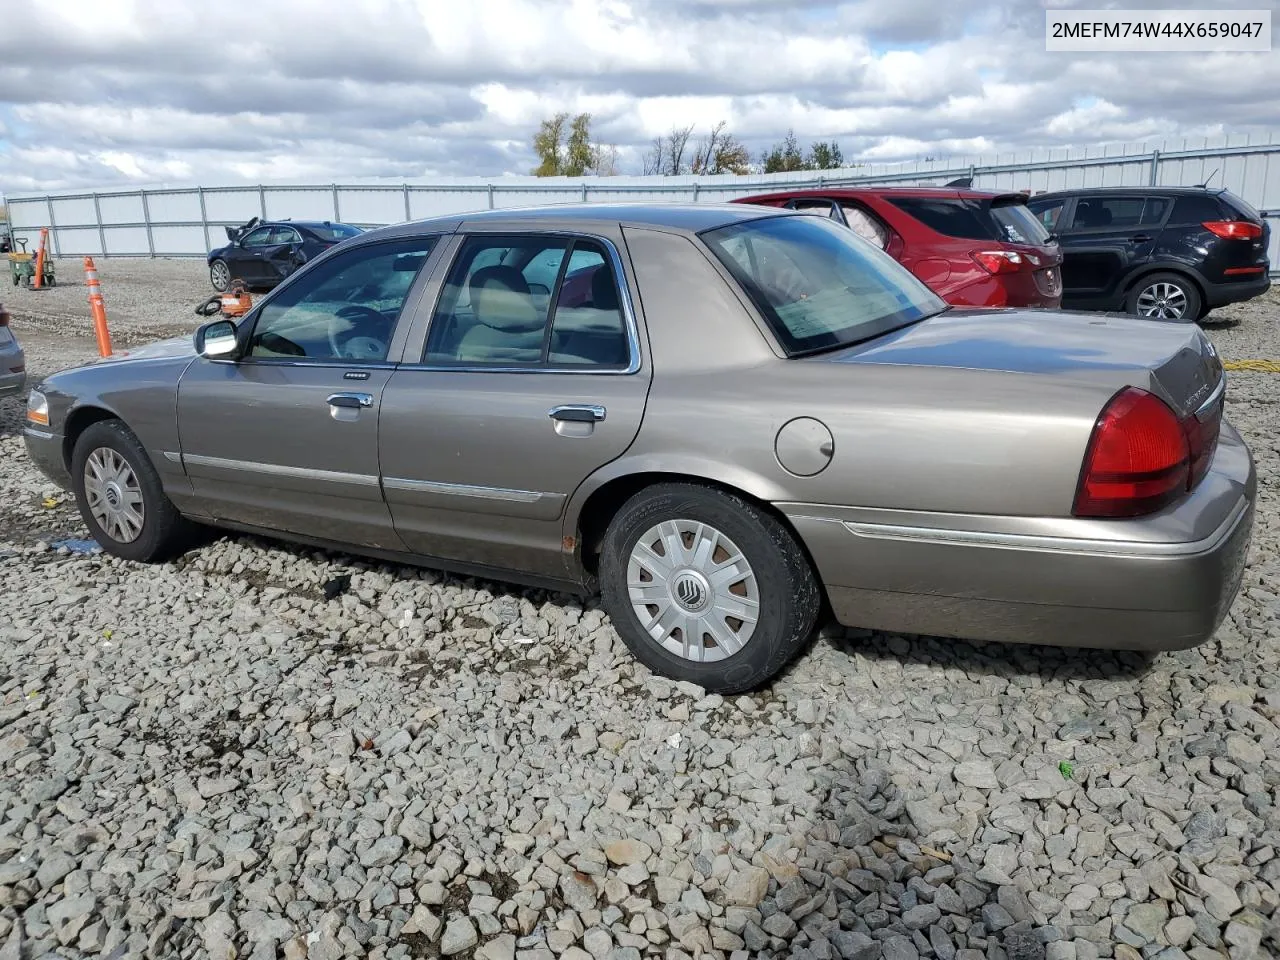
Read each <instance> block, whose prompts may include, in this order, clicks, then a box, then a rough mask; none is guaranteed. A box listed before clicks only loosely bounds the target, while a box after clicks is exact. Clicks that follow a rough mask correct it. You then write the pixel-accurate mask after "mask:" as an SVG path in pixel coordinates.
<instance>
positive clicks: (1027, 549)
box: [780, 423, 1257, 650]
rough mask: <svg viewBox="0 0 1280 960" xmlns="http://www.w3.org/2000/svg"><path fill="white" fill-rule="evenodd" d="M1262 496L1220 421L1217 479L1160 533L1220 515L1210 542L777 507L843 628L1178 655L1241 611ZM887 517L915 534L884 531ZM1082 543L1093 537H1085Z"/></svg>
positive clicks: (1082, 524)
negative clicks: (1207, 514)
mask: <svg viewBox="0 0 1280 960" xmlns="http://www.w3.org/2000/svg"><path fill="white" fill-rule="evenodd" d="M1211 478H1212V479H1211ZM1206 484H1207V485H1208V487H1209V489H1208V490H1204V488H1205V487H1206ZM1256 485H1257V479H1256V474H1255V472H1254V466H1253V460H1252V457H1251V456H1250V455H1249V451H1248V449H1247V448H1246V447H1245V446H1244V443H1243V441H1241V439H1240V437H1239V435H1238V434H1237V433H1236V432H1235V430H1234V429H1232V428H1231V426H1230V425H1229V424H1225V423H1224V425H1223V432H1222V439H1221V442H1220V445H1219V449H1218V453H1217V454H1216V455H1215V458H1214V466H1213V469H1212V470H1211V471H1210V475H1209V477H1206V479H1205V480H1204V481H1202V483H1201V485H1200V487H1198V488H1197V491H1195V492H1193V493H1192V494H1191V495H1190V496H1188V497H1187V498H1186V499H1185V500H1184V501H1183V502H1182V503H1180V504H1178V505H1176V506H1174V507H1171V508H1169V510H1168V511H1166V512H1165V514H1164V515H1163V516H1162V520H1161V523H1160V529H1161V531H1177V530H1178V529H1179V528H1180V527H1181V528H1183V529H1191V528H1192V526H1194V525H1199V524H1198V523H1197V522H1196V521H1197V520H1202V519H1203V516H1199V517H1197V516H1195V515H1196V514H1203V511H1205V510H1206V509H1212V510H1214V511H1215V515H1217V514H1218V513H1220V514H1222V518H1221V520H1220V522H1218V523H1217V524H1216V526H1215V527H1214V528H1213V529H1212V531H1211V532H1209V533H1208V534H1207V535H1205V536H1202V537H1200V538H1198V539H1193V540H1179V539H1176V538H1174V539H1170V538H1169V537H1168V536H1167V535H1166V534H1165V533H1163V532H1162V533H1161V534H1160V535H1159V537H1152V538H1150V539H1143V538H1138V537H1134V538H1133V539H1098V538H1097V536H1096V531H1098V529H1099V527H1098V526H1097V525H1098V523H1099V521H1076V520H1072V519H1069V518H1068V519H1063V520H1059V521H1053V522H1052V525H1053V527H1054V529H1055V533H1054V535H1052V536H1049V535H1044V534H1023V533H1009V532H1007V528H1008V526H1009V522H1010V521H1017V520H1019V519H1021V518H991V520H992V521H993V522H991V523H989V526H990V528H991V529H986V530H983V529H974V526H975V524H980V522H981V521H982V520H983V519H984V518H976V517H974V516H973V515H957V514H947V515H933V516H934V517H936V518H937V519H936V520H934V521H933V522H932V523H931V524H930V525H927V526H926V525H924V524H922V523H921V522H920V520H921V515H920V514H907V513H906V512H905V511H877V513H878V514H880V515H882V519H880V520H877V521H875V522H869V521H863V520H856V519H855V520H850V519H849V517H850V513H849V511H848V509H847V508H844V509H842V508H838V507H833V508H825V510H826V511H827V512H826V513H825V515H824V512H823V511H824V508H821V507H814V506H813V505H811V504H810V505H805V504H784V505H780V506H782V508H783V510H784V512H785V513H787V514H788V516H789V517H790V519H791V521H792V523H793V524H794V525H795V527H796V529H797V531H798V532H799V534H800V536H801V537H802V538H803V540H804V542H805V545H806V546H807V547H808V548H809V551H810V553H811V555H812V556H813V558H814V561H815V563H816V564H817V567H818V570H819V573H820V576H821V579H822V581H823V583H824V584H825V586H826V590H827V596H828V599H829V600H830V603H831V607H832V611H833V613H834V614H835V616H836V619H837V620H839V621H840V622H841V623H842V624H845V625H846V626H856V627H869V628H872V629H878V630H886V631H893V632H899V633H920V634H930V635H935V636H942V637H957V638H964V639H971V640H999V641H1007V642H1016V643H1038V644H1055V645H1061V646H1072V647H1101V648H1107V649H1122V650H1176V649H1183V648H1186V647H1192V646H1195V645H1196V644H1199V643H1202V642H1203V641H1205V640H1207V639H1208V638H1209V637H1211V636H1212V635H1213V632H1214V630H1216V629H1217V627H1218V624H1219V623H1221V621H1222V619H1223V617H1225V616H1226V613H1227V611H1228V609H1229V608H1230V606H1231V603H1232V601H1233V600H1234V599H1235V595H1236V592H1237V591H1238V590H1239V587H1240V580H1241V577H1242V575H1243V571H1244V563H1245V556H1246V554H1247V552H1248V548H1249V540H1250V535H1251V531H1252V526H1253V513H1254V502H1255V498H1256ZM1202 490H1204V492H1203V493H1202ZM1180 512H1181V515H1180ZM886 513H898V514H903V515H904V516H909V517H910V518H911V522H910V523H905V522H904V523H893V522H884V520H883V515H884V514H886ZM1027 519H1030V518H1027ZM1001 520H1003V521H1004V523H1003V524H1001V523H1000V522H999V521H1001ZM1103 523H1111V521H1103ZM1129 523H1132V521H1130V522H1129ZM1002 526H1003V527H1004V528H1005V529H1000V528H1001V527H1002ZM1129 529H1133V528H1132V527H1130V528H1129ZM1073 533H1074V534H1077V535H1073ZM1085 533H1092V534H1093V536H1081V535H1079V534H1085Z"/></svg>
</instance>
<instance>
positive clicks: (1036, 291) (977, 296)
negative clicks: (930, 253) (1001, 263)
mask: <svg viewBox="0 0 1280 960" xmlns="http://www.w3.org/2000/svg"><path fill="white" fill-rule="evenodd" d="M943 299H945V300H946V301H947V302H948V303H950V304H951V305H952V306H957V307H1021V308H1045V309H1048V310H1057V309H1058V308H1059V307H1061V306H1062V289H1061V287H1059V288H1058V292H1057V293H1056V294H1046V293H1044V292H1043V291H1042V290H1040V288H1039V287H1038V286H1037V284H1036V281H1035V279H1034V277H1033V276H1032V275H1031V274H1029V273H1017V274H1008V275H1005V276H1002V277H990V276H989V277H981V278H979V279H976V280H972V281H970V282H968V283H963V284H960V285H958V286H955V287H953V288H952V289H949V290H947V291H946V293H945V295H944V297H943Z"/></svg>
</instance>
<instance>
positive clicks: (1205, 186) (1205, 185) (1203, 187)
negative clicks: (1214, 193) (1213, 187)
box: [1196, 167, 1222, 190]
mask: <svg viewBox="0 0 1280 960" xmlns="http://www.w3.org/2000/svg"><path fill="white" fill-rule="evenodd" d="M1221 169H1222V168H1221V167H1217V168H1216V169H1214V171H1213V173H1211V174H1209V176H1207V177H1205V179H1204V183H1197V184H1196V186H1197V187H1199V188H1200V189H1201V190H1207V189H1209V184H1210V183H1211V182H1212V180H1213V178H1214V177H1216V176H1217V175H1218V171H1219V170H1221Z"/></svg>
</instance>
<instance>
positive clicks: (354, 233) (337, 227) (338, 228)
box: [311, 223, 360, 243]
mask: <svg viewBox="0 0 1280 960" xmlns="http://www.w3.org/2000/svg"><path fill="white" fill-rule="evenodd" d="M311 232H312V233H314V234H315V235H316V236H317V237H319V238H320V239H321V240H322V241H324V242H325V243H338V242H339V241H341V240H347V239H350V238H351V237H358V236H360V228H359V227H353V226H350V225H349V224H345V223H326V224H325V225H324V226H322V227H312V228H311Z"/></svg>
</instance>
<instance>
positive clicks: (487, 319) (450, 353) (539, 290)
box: [423, 235, 630, 369]
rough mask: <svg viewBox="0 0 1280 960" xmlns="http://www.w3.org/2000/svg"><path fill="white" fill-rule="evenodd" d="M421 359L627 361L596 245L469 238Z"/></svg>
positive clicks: (501, 363) (613, 286)
mask: <svg viewBox="0 0 1280 960" xmlns="http://www.w3.org/2000/svg"><path fill="white" fill-rule="evenodd" d="M548 294H550V295H548ZM423 359H424V361H425V362H426V363H429V364H441V365H454V366H458V365H460V366H466V367H525V366H528V367H539V366H557V367H567V368H585V367H596V368H601V367H603V368H610V369H617V368H623V367H626V366H627V365H628V363H629V361H630V348H629V344H628V339H627V330H626V324H625V321H624V316H623V312H622V300H621V297H620V295H619V286H618V281H617V278H616V277H615V276H614V271H613V269H612V266H611V263H610V261H609V260H608V259H607V258H606V255H605V251H604V248H603V247H602V246H601V244H599V243H597V242H596V241H594V240H589V239H585V238H569V237H551V236H536V235H531V236H524V237H490V236H474V237H471V238H469V239H468V240H467V241H466V243H464V244H463V247H462V250H461V251H460V252H459V254H458V258H457V260H455V262H454V264H453V267H452V268H451V269H450V271H449V276H448V278H447V280H446V281H445V287H444V291H443V293H442V295H441V298H440V303H439V306H438V307H437V308H436V312H435V315H434V316H433V317H432V320H431V327H430V332H429V333H428V335H427V347H426V353H425V356H424V358H423Z"/></svg>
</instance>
